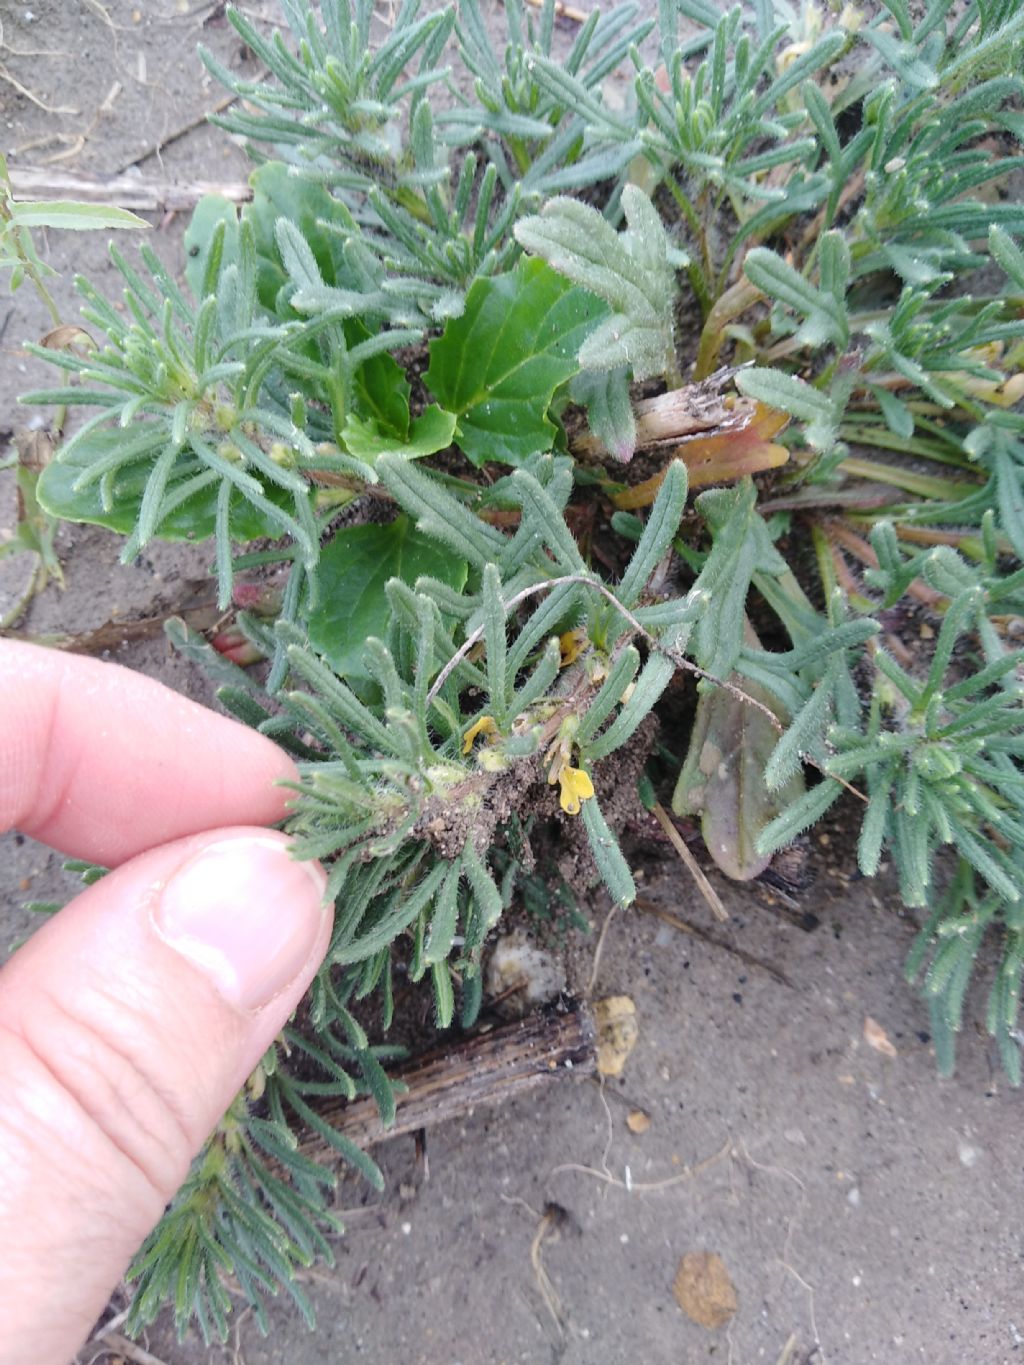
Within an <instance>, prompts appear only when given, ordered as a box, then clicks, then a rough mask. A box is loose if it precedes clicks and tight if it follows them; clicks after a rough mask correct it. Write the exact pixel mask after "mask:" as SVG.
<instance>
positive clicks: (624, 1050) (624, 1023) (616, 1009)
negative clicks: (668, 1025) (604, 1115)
mask: <svg viewBox="0 0 1024 1365" xmlns="http://www.w3.org/2000/svg"><path fill="white" fill-rule="evenodd" d="M594 1019H595V1021H596V1023H597V1069H598V1071H599V1072H600V1074H601V1075H602V1076H621V1075H622V1068H623V1067H624V1066H625V1065H626V1058H627V1057H628V1056H629V1054H630V1053H631V1052H632V1051H633V1048H634V1047H635V1046H636V1040H637V1038H638V1036H639V1033H640V1030H639V1027H638V1025H637V1021H636V1005H634V1004H633V1001H632V1000H631V999H630V998H629V996H628V995H610V996H608V997H607V999H605V1000H598V1002H597V1003H596V1004H595V1006H594Z"/></svg>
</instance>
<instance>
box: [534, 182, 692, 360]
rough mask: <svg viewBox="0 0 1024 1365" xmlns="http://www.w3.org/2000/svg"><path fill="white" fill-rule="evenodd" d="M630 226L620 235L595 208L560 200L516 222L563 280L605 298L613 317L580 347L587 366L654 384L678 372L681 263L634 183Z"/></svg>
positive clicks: (627, 197) (629, 190)
mask: <svg viewBox="0 0 1024 1365" xmlns="http://www.w3.org/2000/svg"><path fill="white" fill-rule="evenodd" d="M622 207H623V209H624V210H625V214H626V221H627V222H628V224H629V227H628V228H627V229H626V230H625V231H624V232H616V231H615V229H614V228H613V227H612V226H611V224H610V223H609V222H608V221H607V220H606V219H605V218H604V216H603V215H602V214H600V213H598V211H597V209H595V208H591V207H590V205H589V204H583V203H581V202H580V201H579V200H577V199H565V198H556V199H552V200H550V201H549V202H548V203H547V204H545V205H544V209H543V211H542V212H541V213H540V214H539V215H537V216H534V217H531V218H522V219H520V221H519V222H518V223H517V224H516V228H515V234H516V238H517V240H518V241H519V242H520V243H521V244H522V245H523V246H524V247H525V248H526V250H527V251H530V252H533V254H534V255H536V256H542V257H543V258H544V259H545V260H546V261H547V262H548V263H549V264H550V265H551V266H552V267H553V268H554V269H555V270H557V271H558V272H559V274H561V275H565V276H567V277H568V278H569V279H570V280H572V281H573V282H574V283H575V284H578V285H581V286H582V287H583V288H584V289H589V290H590V292H591V293H593V294H596V295H597V296H598V298H601V299H604V301H605V303H607V304H608V307H609V308H610V309H611V312H612V316H611V317H610V318H608V319H607V320H606V321H605V322H603V323H602V324H601V325H600V326H599V327H598V328H597V329H596V330H595V331H594V332H593V333H592V335H591V336H589V337H588V338H587V340H586V342H585V344H584V345H583V347H582V348H581V350H580V366H581V367H582V368H583V369H587V370H590V369H593V370H611V369H617V368H619V367H620V366H627V365H628V366H629V367H630V369H631V370H632V371H633V378H634V379H638V380H642V379H650V378H653V377H654V376H656V375H662V374H666V373H670V372H672V371H673V370H674V369H675V363H676V360H675V343H674V339H673V314H674V309H675V298H676V277H675V266H676V264H679V263H682V264H685V259H684V258H682V257H680V255H679V253H678V252H676V251H674V250H673V248H672V244H671V242H670V241H669V238H668V235H667V233H666V232H665V229H664V227H663V225H662V222H661V219H660V218H659V217H658V212H657V210H656V209H655V207H654V205H653V204H652V203H651V201H650V199H649V198H648V197H647V195H646V194H644V192H643V191H642V190H640V189H638V188H637V187H636V186H635V185H627V186H626V188H625V189H624V190H623V192H622Z"/></svg>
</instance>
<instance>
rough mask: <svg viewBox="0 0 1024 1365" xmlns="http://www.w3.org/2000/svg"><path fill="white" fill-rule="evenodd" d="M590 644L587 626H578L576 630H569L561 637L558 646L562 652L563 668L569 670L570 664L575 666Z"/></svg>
mask: <svg viewBox="0 0 1024 1365" xmlns="http://www.w3.org/2000/svg"><path fill="white" fill-rule="evenodd" d="M589 643H590V641H589V640H588V639H587V631H586V627H585V626H577V628H576V629H575V630H567V631H566V632H565V634H564V635H560V636H559V637H558V646H559V648H560V649H561V651H562V663H561V667H562V668H568V667H569V665H570V664H574V663H575V662H576V660H577V659H578V658H579V657H580V655H581V654H582V653H583V651H584V650H585V649H586V648H587V646H588V645H589Z"/></svg>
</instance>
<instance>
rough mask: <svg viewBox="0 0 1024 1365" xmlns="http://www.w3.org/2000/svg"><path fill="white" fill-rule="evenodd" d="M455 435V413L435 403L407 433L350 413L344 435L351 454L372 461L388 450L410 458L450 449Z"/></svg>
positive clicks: (420, 457) (367, 461)
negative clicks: (383, 426)
mask: <svg viewBox="0 0 1024 1365" xmlns="http://www.w3.org/2000/svg"><path fill="white" fill-rule="evenodd" d="M454 436H455V414H454V413H451V412H445V410H444V408H439V407H438V406H437V405H436V404H435V403H431V405H430V407H428V408H427V410H426V412H424V413H423V414H422V415H421V416H420V417H417V418H415V419H414V420H413V422H412V424H411V426H410V427H409V434H408V436H406V437H404V438H403V437H401V436H396V435H394V434H392V433H391V432H386V431H382V430H381V428H380V426H379V425H378V423H377V422H375V421H374V420H373V419H372V418H371V419H369V420H366V419H364V418H362V417H356V416H355V415H354V414H351V413H350V414H349V418H348V421H347V422H346V423H345V426H344V427H343V428H342V432H341V438H342V440H343V441H344V443H345V447H346V449H347V450H348V452H349V454H350V455H354V456H355V457H356V459H357V460H363V461H364V462H365V463H366V464H368V465H372V464H373V463H374V461H375V460H376V459H377V456H378V455H383V454H384V453H385V451H387V452H389V453H390V454H392V455H403V456H405V458H406V459H408V460H419V459H422V458H423V456H425V455H434V454H436V453H437V451H439V450H447V448H448V447H449V446H450V445H451V443H452V440H453V438H454Z"/></svg>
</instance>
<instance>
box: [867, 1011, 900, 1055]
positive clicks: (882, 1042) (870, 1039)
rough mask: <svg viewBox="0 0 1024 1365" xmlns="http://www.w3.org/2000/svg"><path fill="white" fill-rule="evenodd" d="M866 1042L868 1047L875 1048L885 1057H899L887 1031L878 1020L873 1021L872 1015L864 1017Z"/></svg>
mask: <svg viewBox="0 0 1024 1365" xmlns="http://www.w3.org/2000/svg"><path fill="white" fill-rule="evenodd" d="M864 1041H865V1043H867V1045H868V1047H873V1048H874V1049H875V1051H876V1052H880V1053H881V1054H882V1056H883V1057H898V1056H899V1053H898V1052H897V1051H896V1048H895V1047H894V1046H893V1043H892V1041H891V1039H890V1038H889V1035H888V1034H887V1033H886V1031H885V1029H884V1028H883V1027H882V1025H881V1024H880V1023H879V1022H878V1020H877V1019H872V1017H871V1015H870V1014H868V1015H865V1016H864Z"/></svg>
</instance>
